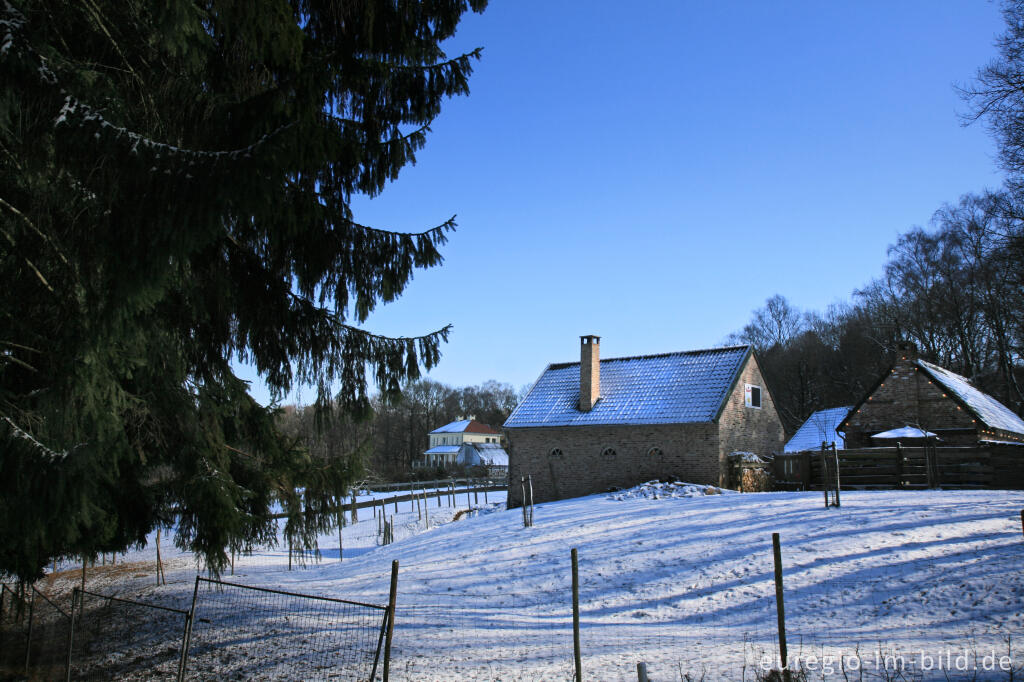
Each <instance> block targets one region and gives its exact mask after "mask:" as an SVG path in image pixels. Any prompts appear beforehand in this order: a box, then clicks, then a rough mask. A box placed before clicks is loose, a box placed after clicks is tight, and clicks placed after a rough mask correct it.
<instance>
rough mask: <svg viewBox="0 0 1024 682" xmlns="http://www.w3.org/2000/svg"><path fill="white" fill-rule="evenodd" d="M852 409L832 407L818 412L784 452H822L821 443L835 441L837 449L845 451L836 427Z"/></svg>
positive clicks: (805, 424)
mask: <svg viewBox="0 0 1024 682" xmlns="http://www.w3.org/2000/svg"><path fill="white" fill-rule="evenodd" d="M852 409H853V408H852V407H830V408H829V409H827V410H818V411H817V412H815V413H814V414H812V415H811V416H810V417H808V418H807V421H805V422H804V423H803V424H802V425H801V426H800V428H799V429H797V431H796V433H794V434H793V437H792V438H790V439H789V441H788V442H787V443H786V447H785V448H784V450H783V451H784V452H803V451H804V450H820V449H821V442H822V441H825V442H827V443H831V442H833V441H835V444H836V447H837V448H839V449H840V450H842V449H843V447H844V445H845V441H844V440H843V437H842V436H840V435H839V434H838V433H836V427H837V426H839V423H840V422H841V421H843V420H844V419H846V415H848V414H850V410H852Z"/></svg>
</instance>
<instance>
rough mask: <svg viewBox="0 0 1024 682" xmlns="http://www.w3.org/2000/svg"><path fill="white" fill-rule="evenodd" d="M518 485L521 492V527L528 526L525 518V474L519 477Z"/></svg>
mask: <svg viewBox="0 0 1024 682" xmlns="http://www.w3.org/2000/svg"><path fill="white" fill-rule="evenodd" d="M519 487H520V488H522V492H523V528H528V527H529V525H530V524H529V523H527V520H526V476H520V477H519Z"/></svg>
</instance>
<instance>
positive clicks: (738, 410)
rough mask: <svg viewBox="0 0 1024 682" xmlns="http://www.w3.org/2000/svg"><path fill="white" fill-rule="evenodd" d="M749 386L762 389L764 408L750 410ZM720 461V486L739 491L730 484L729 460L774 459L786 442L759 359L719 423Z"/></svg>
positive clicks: (734, 392)
mask: <svg viewBox="0 0 1024 682" xmlns="http://www.w3.org/2000/svg"><path fill="white" fill-rule="evenodd" d="M747 384H753V385H755V386H760V387H761V408H760V409H758V408H754V407H747V406H746V404H745V397H744V388H745V386H746V385H747ZM718 423H719V434H720V435H719V461H720V462H721V468H722V473H721V481H722V482H721V483H720V484H719V485H723V486H726V485H728V486H729V487H736V486H737V485H738V481H734V482H729V481H728V478H727V477H728V467H727V459H726V458H728V456H729V454H730V453H732V452H753V453H754V454H756V455H771V454H773V453H775V452H781V451H782V447H783V445H785V442H786V432H785V429H783V426H782V420H781V419H779V413H778V412H777V411H776V409H775V402H774V401H773V400H772V396H771V394H770V393H769V392H768V386H767V385H766V384H765V382H764V377H763V376H761V368H760V367H759V366H758V364H757V359H756V358H754V357H753V356H751V358H750V360H749V361H748V362H747V364H746V366H744V368H743V372H742V373H741V374H740V378H739V380H738V381H737V382H736V385H735V386H734V387H733V390H732V393H730V394H729V399H728V401H727V402H726V404H725V408H724V409H723V410H722V414H721V416H720V417H719V419H718Z"/></svg>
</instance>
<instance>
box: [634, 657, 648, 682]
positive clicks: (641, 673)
mask: <svg viewBox="0 0 1024 682" xmlns="http://www.w3.org/2000/svg"><path fill="white" fill-rule="evenodd" d="M636 682H649V680H648V679H647V664H646V663H644V662H643V661H641V662H639V663H637V664H636Z"/></svg>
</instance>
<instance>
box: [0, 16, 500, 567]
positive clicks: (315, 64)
mask: <svg viewBox="0 0 1024 682" xmlns="http://www.w3.org/2000/svg"><path fill="white" fill-rule="evenodd" d="M485 4H486V0H429V1H428V0H419V1H418V0H246V1H244V2H238V1H234V0H200V1H198V2H197V1H196V0H164V1H162V2H150V1H149V0H116V1H112V0H83V1H82V2H74V3H69V2H64V1H63V0H4V1H3V2H2V4H0V80H2V82H3V83H4V86H3V88H0V283H2V284H0V575H4V574H6V575H9V576H16V577H17V578H20V579H23V580H31V579H35V578H37V577H38V576H40V575H41V573H42V569H43V567H44V566H45V565H47V564H48V562H49V561H50V560H51V559H52V558H54V557H65V556H81V555H90V554H95V553H97V552H101V551H112V550H121V549H124V548H126V547H129V546H132V545H135V544H139V543H142V542H143V541H144V538H145V536H146V534H147V533H148V532H149V531H151V530H152V529H153V528H154V527H156V526H157V525H165V526H166V525H169V524H171V523H177V527H178V534H177V536H176V542H177V544H178V545H179V546H181V547H183V548H187V549H190V550H193V551H195V552H197V553H198V554H199V555H200V556H201V557H203V558H204V560H205V562H206V565H207V567H208V568H209V569H210V570H212V571H213V572H219V571H220V570H221V569H222V568H223V567H224V566H225V563H226V561H227V555H226V554H225V550H227V549H229V548H232V549H236V550H243V551H244V550H245V549H246V548H249V547H252V546H254V545H256V544H259V543H265V542H268V541H271V540H272V538H273V537H274V536H275V526H274V522H273V520H272V519H271V518H270V516H269V511H270V508H271V505H272V504H273V503H274V502H275V501H279V502H280V503H282V504H283V505H284V506H285V509H286V511H287V512H288V521H287V528H286V532H287V534H288V535H289V537H291V538H293V539H295V540H296V542H298V543H299V544H303V545H306V546H308V544H309V542H310V540H311V538H313V537H315V533H316V532H317V531H319V530H322V529H323V528H324V527H325V526H324V524H325V523H328V524H329V521H325V518H326V517H328V516H332V515H327V514H325V513H323V512H324V510H325V509H326V507H327V505H328V504H329V501H330V500H331V499H333V498H334V497H335V496H336V495H339V494H340V493H341V491H342V490H343V489H344V487H345V486H346V485H347V484H348V483H349V482H350V481H351V480H352V478H353V477H354V476H355V475H357V474H358V461H357V458H352V457H342V458H337V459H335V460H330V461H329V462H327V463H326V464H325V462H324V461H323V460H321V459H317V458H314V457H311V456H310V455H309V454H308V453H306V452H303V451H302V450H301V449H299V448H296V447H295V446H294V445H293V443H292V442H291V441H289V440H288V439H286V438H284V437H283V436H282V435H281V434H280V433H279V432H278V430H277V429H276V428H275V425H274V414H273V411H272V410H271V409H268V408H265V407H262V406H260V405H258V404H256V403H255V402H254V401H253V400H252V399H251V398H250V397H249V395H248V394H247V392H246V384H245V383H244V382H243V381H242V380H240V379H239V378H238V377H237V376H235V374H234V373H233V371H232V366H231V360H232V359H233V358H234V359H239V360H242V361H245V362H248V363H251V364H253V365H254V366H255V367H256V368H257V369H258V371H259V372H260V373H261V375H262V376H263V377H265V380H266V381H267V383H268V385H269V386H270V387H271V388H272V390H274V391H275V392H276V394H277V395H283V394H284V393H286V392H287V391H289V390H290V389H291V388H292V387H293V386H295V385H296V384H298V383H303V384H308V385H313V386H316V387H317V390H318V398H317V404H318V406H319V407H322V408H325V409H326V408H328V406H330V405H331V404H332V403H333V402H334V401H333V400H332V399H333V398H334V397H335V396H332V395H331V394H332V393H333V392H334V390H336V389H337V387H339V386H340V391H339V392H338V393H337V396H336V397H337V399H338V402H339V403H340V405H341V406H342V409H343V410H345V411H346V412H347V413H349V414H359V413H363V412H366V411H367V410H368V409H369V402H368V391H369V388H368V386H367V383H368V382H367V379H366V376H367V372H369V373H370V375H371V376H372V380H373V383H375V384H376V386H377V387H378V388H379V389H380V390H381V391H382V393H384V394H385V395H389V394H394V393H395V392H396V391H398V387H399V386H400V384H401V383H402V382H405V381H409V380H412V379H415V378H416V377H417V376H418V375H419V372H420V368H421V367H427V368H429V367H431V366H432V365H434V363H436V362H437V360H438V357H439V345H440V344H441V343H442V342H443V340H444V339H445V337H446V335H447V331H448V330H447V328H445V329H442V330H440V331H437V332H434V333H431V334H428V335H426V336H422V337H415V338H385V337H381V336H376V335H373V334H371V333H368V332H367V331H365V330H363V329H361V328H360V327H359V326H358V325H359V324H360V323H361V322H364V321H365V320H366V318H367V316H368V315H369V314H370V312H371V311H372V310H373V309H374V307H375V306H376V305H377V304H378V303H381V302H388V301H391V300H393V299H395V298H396V297H397V296H398V295H399V294H400V293H401V292H402V290H403V288H404V287H405V285H406V284H407V283H408V282H409V280H410V278H411V276H412V273H413V271H414V269H416V268H425V267H430V266H434V265H437V264H438V263H440V261H441V257H440V254H439V251H438V248H439V246H440V245H442V244H443V243H444V242H445V239H446V235H447V233H448V232H449V231H450V230H452V229H453V228H454V225H455V224H454V221H453V220H447V221H444V222H442V223H441V224H440V225H438V226H436V227H431V228H430V229H425V230H423V231H421V232H416V233H408V234H407V233H398V232H391V231H386V230H383V229H378V228H375V227H370V226H365V225H362V224H360V223H359V222H357V220H356V217H355V216H354V215H353V213H352V211H351V210H350V201H351V199H352V197H353V196H354V195H357V194H363V195H376V194H377V193H379V192H380V191H381V190H382V189H383V187H384V186H385V184H386V183H387V182H388V181H389V180H392V179H394V178H395V177H396V176H397V174H398V172H399V170H400V169H401V168H402V167H403V166H405V165H406V164H408V163H411V162H413V161H414V154H415V152H416V151H417V150H418V149H420V148H421V147H422V145H423V144H424V142H425V139H426V134H427V132H428V130H429V129H428V125H429V123H430V122H431V120H432V119H433V118H434V117H435V116H437V115H438V113H439V112H440V107H441V104H442V102H443V101H444V100H445V99H446V98H448V97H451V96H454V95H460V94H465V93H467V92H468V86H467V82H468V80H467V79H468V77H469V74H470V72H471V64H472V61H473V60H474V59H475V58H477V57H478V56H479V53H478V52H472V53H468V54H463V55H460V56H458V57H455V58H449V57H447V56H446V55H445V53H444V52H443V50H442V48H441V44H442V43H443V41H444V40H446V39H447V38H449V37H450V36H452V35H453V34H454V32H455V30H456V26H457V24H458V22H459V20H460V18H461V16H462V15H463V14H464V13H465V12H467V11H469V10H473V11H482V10H483V9H484V6H485ZM300 489H302V490H305V491H306V492H307V494H306V495H300V494H299V492H297V491H298V490H300Z"/></svg>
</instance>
